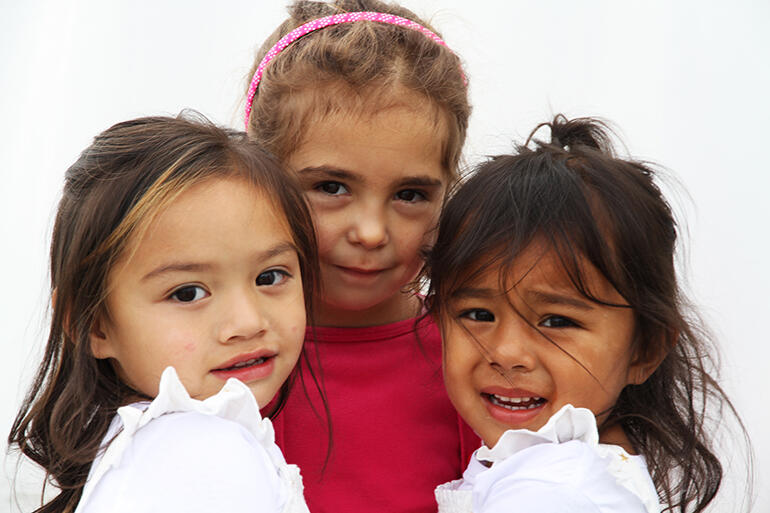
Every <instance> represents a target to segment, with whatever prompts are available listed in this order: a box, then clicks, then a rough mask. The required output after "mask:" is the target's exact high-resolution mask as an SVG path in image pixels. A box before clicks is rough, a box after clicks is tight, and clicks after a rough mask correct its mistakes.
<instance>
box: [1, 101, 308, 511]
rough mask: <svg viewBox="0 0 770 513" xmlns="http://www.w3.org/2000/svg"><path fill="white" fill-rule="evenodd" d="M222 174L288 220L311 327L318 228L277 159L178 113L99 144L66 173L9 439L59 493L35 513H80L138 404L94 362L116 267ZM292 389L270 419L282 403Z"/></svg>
mask: <svg viewBox="0 0 770 513" xmlns="http://www.w3.org/2000/svg"><path fill="white" fill-rule="evenodd" d="M222 177H239V178H242V179H245V180H246V181H248V182H249V183H251V184H252V185H253V186H254V187H255V188H257V189H258V190H261V191H264V192H266V193H267V194H266V197H269V198H271V199H272V201H273V203H274V206H275V209H276V211H277V212H280V213H282V215H283V216H284V217H285V219H286V221H287V225H288V227H289V231H290V235H291V237H292V242H293V244H294V246H295V248H296V251H297V254H298V258H299V263H300V271H301V274H302V277H301V279H302V285H303V287H304V293H305V306H306V308H307V313H308V319H309V321H312V313H313V305H312V303H311V298H312V297H313V294H314V292H315V290H316V284H317V277H318V264H317V260H318V259H317V257H316V243H315V236H314V232H313V225H312V221H311V217H310V213H309V210H308V208H307V206H306V204H305V202H304V200H303V198H302V195H301V193H300V191H299V188H298V187H297V186H296V185H295V183H294V182H293V180H292V178H291V176H290V175H289V174H288V173H286V172H284V171H283V169H282V168H281V165H280V163H279V162H278V161H277V159H276V158H275V157H273V156H272V155H270V154H269V153H267V152H266V151H265V150H263V149H262V148H261V147H260V146H259V145H258V144H256V143H254V142H250V141H248V140H247V138H246V135H245V134H244V133H241V132H233V131H229V130H224V129H221V128H218V127H216V126H215V125H213V124H212V123H210V122H208V121H206V120H205V119H202V117H200V119H199V118H198V117H196V118H195V119H194V118H193V117H192V116H190V115H184V114H183V115H180V117H177V118H170V117H147V118H140V119H135V120H131V121H125V122H123V123H118V124H116V125H114V126H112V127H111V128H109V129H107V130H105V131H104V132H102V133H101V134H99V135H98V136H96V138H94V141H93V143H92V144H91V145H90V146H89V147H88V148H86V149H85V150H84V151H83V153H82V154H81V155H80V158H79V159H78V160H77V161H76V162H75V163H74V164H73V165H72V166H71V167H70V168H69V169H68V170H67V173H66V175H65V184H64V192H63V196H62V199H61V201H60V203H59V208H58V211H57V215H56V221H55V224H54V229H53V237H52V239H53V240H52V242H51V290H52V303H53V309H52V310H53V312H52V319H51V327H50V331H49V335H48V342H47V345H46V348H45V353H44V357H43V361H42V363H41V364H40V367H39V368H38V371H37V374H36V376H35V378H34V381H33V383H32V386H31V387H30V389H29V391H28V393H27V395H26V397H25V399H24V402H23V404H22V406H21V408H20V410H19V412H18V415H17V417H16V419H15V421H14V423H13V426H12V428H11V432H10V434H9V436H8V444H9V446H10V447H11V448H13V447H17V448H18V449H19V450H20V451H21V453H22V454H24V455H25V456H27V457H28V458H29V459H31V460H32V461H34V462H35V463H37V464H38V465H40V466H41V467H42V468H43V469H44V470H45V471H46V474H47V476H46V477H47V479H46V481H47V482H48V481H51V482H53V484H54V485H55V486H56V487H57V488H59V489H60V493H59V494H58V495H57V496H56V497H54V498H53V499H52V500H51V501H50V502H48V503H47V504H44V505H42V506H41V507H40V508H39V509H37V510H36V511H37V512H40V513H49V512H50V513H53V512H57V513H59V512H69V511H73V510H74V509H75V507H76V506H77V503H78V501H79V500H80V496H81V494H82V491H83V486H84V484H85V481H86V478H87V476H88V472H89V469H90V466H91V463H92V462H93V460H94V458H95V456H96V454H97V451H98V450H99V447H100V445H101V443H102V439H103V437H104V436H105V434H106V432H107V428H108V427H109V425H110V422H111V420H112V418H113V416H114V415H115V413H116V410H117V408H118V407H120V406H121V405H123V404H125V402H126V401H127V400H128V399H129V398H130V397H136V395H137V392H136V391H134V390H132V389H130V388H129V387H128V386H126V385H125V384H123V383H122V382H121V381H120V380H119V379H118V376H117V374H116V372H115V370H114V368H113V366H112V364H111V363H110V362H109V361H107V360H98V359H96V358H94V356H93V354H92V353H91V345H90V344H89V333H91V331H92V325H93V323H94V322H95V319H96V318H97V317H98V316H99V315H100V314H103V313H104V308H105V296H106V285H107V276H108V273H109V271H110V268H111V267H112V264H113V263H114V262H115V261H116V260H117V259H118V258H119V257H120V255H121V252H122V251H124V250H125V249H126V247H127V243H128V242H129V240H130V239H131V238H132V235H136V234H137V232H140V231H141V230H143V229H144V228H146V225H147V223H148V222H149V220H150V219H152V217H153V216H154V215H155V214H157V212H158V211H159V210H160V209H161V208H163V206H164V205H167V204H168V203H169V202H170V201H173V199H174V198H175V197H176V196H177V195H178V194H180V193H182V192H183V191H184V190H186V189H187V188H189V187H191V186H192V185H195V184H196V183H200V182H202V181H204V180H208V179H212V178H222ZM302 354H303V357H302V358H303V359H304V360H305V364H307V365H309V361H308V358H307V355H306V353H305V352H304V351H303V353H302ZM300 363H302V360H301V362H300ZM311 371H312V369H311ZM289 381H290V380H289ZM289 381H287V383H285V384H284V386H283V387H282V389H281V392H280V393H279V398H278V400H277V401H274V404H273V408H272V410H271V416H272V415H274V414H275V413H276V412H277V411H279V410H280V408H281V406H282V403H283V401H285V397H286V393H287V392H288V387H289V385H290V383H289ZM319 392H321V394H322V397H323V393H322V391H321V390H319Z"/></svg>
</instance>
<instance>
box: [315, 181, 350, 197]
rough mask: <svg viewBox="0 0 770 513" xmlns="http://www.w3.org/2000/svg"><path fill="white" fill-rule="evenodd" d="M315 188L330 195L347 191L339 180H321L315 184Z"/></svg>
mask: <svg viewBox="0 0 770 513" xmlns="http://www.w3.org/2000/svg"><path fill="white" fill-rule="evenodd" d="M316 189H318V190H319V191H321V192H325V193H326V194H329V195H331V196H338V195H340V194H345V193H346V192H348V190H347V188H346V187H345V186H344V185H343V184H341V183H339V182H322V183H320V184H318V185H317V186H316Z"/></svg>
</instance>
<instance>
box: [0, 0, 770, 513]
mask: <svg viewBox="0 0 770 513" xmlns="http://www.w3.org/2000/svg"><path fill="white" fill-rule="evenodd" d="M285 3H286V2H284V1H283V0H276V1H274V0H270V1H269V2H268V1H264V0H263V1H254V0H252V1H246V0H237V1H235V0H234V1H224V2H217V3H214V2H205V1H189V0H188V1H182V0H173V1H171V0H169V1H166V2H154V1H150V0H135V1H131V2H127V1H123V2H100V1H97V0H70V1H68V2H61V1H42V0H31V1H24V2H22V1H21V0H16V1H14V0H0V93H1V94H0V113H2V123H0V148H1V151H0V241H2V242H1V244H2V251H1V252H0V284H1V285H2V293H1V294H0V326H2V329H3V332H2V334H0V343H1V344H2V349H1V351H2V352H1V353H0V354H1V355H2V356H1V357H0V434H2V439H3V440H4V439H5V437H6V436H7V433H8V430H9V428H10V425H11V422H12V419H13V417H14V416H15V413H16V409H17V408H18V405H19V403H20V401H21V398H22V397H23V394H24V392H25V390H26V387H27V384H28V381H29V379H30V376H31V375H32V373H33V371H34V368H35V366H36V364H37V361H38V358H39V356H40V354H41V351H42V347H43V345H44V341H45V336H46V319H47V318H46V314H47V311H46V309H47V306H48V298H47V294H48V290H47V281H46V280H47V277H48V273H47V268H46V265H47V246H48V243H49V237H50V227H51V223H52V220H53V214H54V210H55V205H56V201H57V199H58V195H59V192H60V189H61V186H62V176H63V173H64V170H65V169H66V168H67V167H68V166H69V165H70V164H71V163H72V162H73V161H74V160H75V159H76V158H77V156H78V154H79V152H80V151H81V150H82V149H83V148H85V147H86V146H87V145H88V144H89V142H90V140H91V138H92V137H93V136H94V135H96V134H97V133H98V132H100V131H102V130H104V129H105V128H107V127H109V126H110V125H111V124H113V123H115V122H117V121H121V120H124V119H128V118H132V117H137V116H142V115H149V114H176V113H177V112H178V111H179V110H181V109H183V108H188V107H191V108H195V109H197V110H199V111H201V112H202V113H203V114H205V115H207V116H209V117H210V118H211V119H213V120H214V121H216V122H218V123H220V124H225V125H230V126H234V127H238V128H240V127H241V126H242V117H241V106H242V97H243V91H244V88H245V85H244V80H245V75H246V73H247V72H248V69H249V67H250V65H251V61H252V58H253V55H254V51H255V49H256V47H257V46H258V45H259V43H261V41H262V40H263V39H265V38H266V37H267V35H268V34H270V33H271V32H272V31H273V29H274V28H275V27H276V26H277V25H278V23H279V22H280V21H282V20H283V19H284V17H285ZM403 3H404V4H405V5H406V6H407V7H409V8H411V9H412V10H414V11H415V12H417V14H419V15H422V16H425V17H427V18H428V19H429V20H431V22H432V23H433V24H434V25H435V26H436V27H437V28H438V29H439V30H440V31H441V32H442V33H443V35H444V38H445V40H446V41H447V42H448V43H449V45H450V46H451V47H452V48H453V49H455V51H457V53H459V54H460V55H461V56H462V58H463V61H464V63H465V69H466V71H467V75H468V77H469V79H470V91H471V100H472V103H473V105H474V111H473V116H472V118H471V128H470V135H469V141H468V145H467V148H466V160H467V161H468V162H469V163H471V164H473V163H476V162H478V161H479V160H480V159H481V158H483V156H484V155H491V154H494V153H500V152H507V151H510V149H511V147H512V142H513V141H520V140H521V139H522V138H523V137H525V136H526V135H527V133H528V132H529V130H530V129H531V128H532V127H533V126H534V125H535V124H537V123H538V122H540V121H544V120H547V119H548V118H549V117H551V116H552V115H553V114H554V113H557V112H563V113H565V114H567V115H568V116H578V115H595V116H601V117H604V118H607V119H609V120H611V121H613V122H614V123H615V124H616V126H617V127H618V128H619V129H620V133H621V135H622V136H623V137H624V139H625V141H626V143H627V146H628V149H629V152H630V153H631V154H632V155H633V156H635V157H638V158H642V159H649V160H652V161H654V162H657V163H660V164H662V165H664V166H665V167H666V168H668V169H670V170H671V173H672V174H673V175H674V176H675V177H676V178H677V179H678V181H679V182H680V183H681V184H682V185H683V188H684V189H686V190H687V191H689V196H688V195H687V194H685V193H683V192H682V189H681V188H680V189H678V192H677V193H676V195H675V196H674V197H672V199H673V200H674V203H675V204H676V206H677V210H678V211H679V212H681V213H682V215H683V218H684V221H685V222H686V225H687V228H688V230H687V231H686V232H685V233H684V242H685V249H686V252H685V253H683V255H682V270H683V271H684V273H685V278H686V284H687V289H688V291H689V292H690V294H691V295H692V297H693V299H694V300H695V303H696V304H698V305H699V306H700V307H701V310H702V312H703V314H704V315H705V317H706V318H707V319H708V320H709V322H710V324H711V327H712V329H713V331H714V332H715V333H716V335H717V337H718V339H719V341H720V344H721V347H722V354H723V365H722V369H723V375H722V376H723V379H722V382H723V384H724V386H725V387H726V389H727V391H728V392H729V394H730V396H731V397H732V398H733V400H734V402H735V404H736V406H737V408H738V409H739V411H740V413H741V415H742V417H743V420H744V421H745V423H746V425H747V427H748V430H749V433H750V435H751V437H752V441H753V447H754V452H755V456H756V467H755V471H754V474H755V476H754V479H755V493H756V496H757V498H756V503H755V507H754V511H756V512H763V513H766V512H770V489H768V487H767V483H768V482H770V413H768V409H769V408H768V404H767V403H766V402H765V400H767V399H768V398H770V385H769V384H768V375H770V364H768V360H770V335H768V331H769V330H768V329H767V328H766V326H765V325H764V321H765V320H769V321H770V299H769V298H770V270H769V269H768V266H767V265H766V260H767V254H768V252H769V251H770V229H768V224H769V223H770V206H769V205H768V204H769V203H770V199H768V191H770V165H768V157H767V148H768V138H770V130H769V129H768V127H769V126H770V99H768V92H769V91H770V65H768V63H769V62H770V31H768V26H770V3H768V2H767V1H765V0H756V1H750V0H736V1H734V2H729V3H728V2H720V1H716V0H713V1H712V0H709V1H703V0H701V1H697V2H696V1H679V2H668V1H663V0H652V1H646V2H641V1H624V2H618V1H613V0H605V1H599V0H584V1H579V2H575V1H568V0H563V1H556V0H553V1H547V2H534V1H524V0H513V1H503V0H499V1H483V2H481V1H475V2H470V1H467V0H465V1H462V0H445V1H439V0H404V1H403ZM3 447H4V445H3ZM732 455H733V449H732V448H731V447H730V443H729V441H728V443H727V448H725V449H724V450H723V457H724V459H725V461H730V460H731V459H732V460H735V461H734V463H733V466H734V467H736V468H732V469H731V470H729V473H728V478H729V480H728V486H727V488H728V490H727V492H728V493H726V494H725V495H724V497H722V498H721V499H720V500H719V501H717V503H716V504H715V505H714V506H713V507H712V508H711V511H719V512H722V511H725V512H726V511H739V510H745V508H746V506H745V504H743V505H742V504H741V499H742V495H743V488H742V486H743V481H742V479H743V477H744V476H745V471H744V469H743V468H742V467H743V463H742V460H741V459H740V458H737V459H736V458H734V457H732ZM15 468H16V467H15V463H14V460H13V459H9V460H8V461H6V463H5V465H4V470H5V474H4V475H3V476H2V478H0V512H1V511H16V509H11V503H10V502H9V500H10V499H9V495H10V492H9V490H10V484H9V483H10V481H9V479H11V478H12V477H13V475H14V472H15ZM742 472H743V473H742ZM34 481H35V479H34V478H33V477H32V474H30V471H29V469H28V468H27V467H23V468H22V471H21V473H20V475H19V486H18V489H19V499H20V501H21V503H22V504H23V505H25V508H24V511H30V510H31V509H32V508H31V507H30V506H29V504H30V500H31V497H32V496H33V495H34V493H36V488H35V485H34ZM763 485H764V486H763Z"/></svg>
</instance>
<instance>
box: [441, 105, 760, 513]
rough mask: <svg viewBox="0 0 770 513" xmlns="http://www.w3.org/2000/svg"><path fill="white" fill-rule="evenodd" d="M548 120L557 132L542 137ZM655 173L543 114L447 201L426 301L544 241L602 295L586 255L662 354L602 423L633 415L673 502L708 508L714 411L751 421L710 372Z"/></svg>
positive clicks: (602, 137)
mask: <svg viewBox="0 0 770 513" xmlns="http://www.w3.org/2000/svg"><path fill="white" fill-rule="evenodd" d="M544 127H548V128H550V131H551V140H550V142H540V141H537V140H535V139H534V136H535V135H536V133H537V132H538V131H539V130H540V129H542V128H544ZM530 145H533V146H534V149H530V148H529V146H530ZM655 179H656V176H655V173H654V171H653V170H652V169H651V167H650V166H649V165H646V164H644V163H641V162H637V161H634V160H630V159H623V158H619V157H618V156H617V155H616V153H615V150H614V149H613V146H612V138H611V132H610V130H609V129H608V127H607V126H606V125H605V124H603V123H602V122H600V121H597V120H594V119H588V118H581V119H573V120H567V119H566V118H565V117H564V116H561V115H558V116H556V117H555V118H554V119H553V121H552V122H550V123H544V124H541V125H539V126H538V127H537V128H536V129H535V130H534V131H533V132H532V134H531V135H530V136H529V138H528V139H527V141H526V143H525V144H524V146H520V147H518V148H517V152H516V154H514V155H501V156H497V157H493V158H491V160H489V161H488V162H486V163H484V164H482V165H480V166H479V167H478V168H477V169H476V172H475V173H474V174H472V175H471V176H470V178H468V179H467V180H466V182H465V183H464V184H462V185H461V186H460V187H459V189H458V190H456V192H455V193H454V194H453V196H452V197H451V199H450V200H449V201H448V203H447V205H446V206H445V208H444V211H443V213H442V216H441V221H440V224H439V230H438V238H437V241H436V244H435V246H434V247H433V249H432V251H430V252H429V255H428V257H427V259H426V269H427V274H428V275H429V277H430V287H429V290H428V294H427V302H428V304H429V307H430V314H431V315H433V316H435V317H436V318H437V319H440V320H441V319H444V318H446V317H445V316H444V315H443V314H445V312H446V309H447V306H448V302H449V300H450V298H451V297H452V294H453V292H454V291H455V290H458V289H459V288H461V287H464V286H466V284H467V283H469V282H470V281H472V280H474V279H475V278H477V277H478V276H480V275H481V274H482V273H483V272H485V271H486V270H488V269H494V268H499V269H500V274H501V279H502V278H504V277H505V275H507V274H508V272H509V271H510V269H511V267H512V265H513V263H514V261H515V260H516V258H517V256H518V255H519V254H520V253H521V252H522V251H524V249H525V248H527V247H528V246H529V245H530V244H531V243H532V242H533V241H535V240H538V241H545V243H546V244H547V245H548V247H550V249H551V250H553V251H555V252H556V254H557V255H558V258H559V259H560V261H561V262H562V265H563V266H564V269H565V271H566V272H567V273H568V275H569V276H570V278H571V280H572V283H573V284H574V286H575V288H576V289H577V290H578V291H580V293H581V294H583V295H584V296H585V297H586V298H588V299H590V300H592V301H600V300H599V299H598V298H596V297H594V296H593V295H592V294H591V292H590V291H589V290H587V289H586V287H585V286H584V284H585V283H586V280H584V279H583V278H584V276H583V274H582V273H583V271H581V266H580V265H579V260H580V259H581V258H585V259H587V260H588V261H589V262H590V263H591V264H592V265H593V266H594V267H595V268H596V269H598V270H599V272H601V274H602V275H603V276H604V277H605V278H606V279H607V280H608V281H609V283H610V284H612V286H613V287H614V288H615V289H616V290H617V291H618V292H619V293H620V294H621V295H622V296H623V298H625V300H626V301H627V302H628V304H629V305H630V306H631V308H633V311H634V314H635V330H636V331H635V336H634V342H633V343H634V344H635V347H636V350H637V354H638V355H639V357H640V358H641V359H642V361H653V362H657V361H660V364H659V366H658V367H657V369H656V370H655V371H654V372H653V373H652V375H651V376H650V377H649V378H648V379H647V380H646V381H645V382H644V383H642V384H640V385H628V386H626V387H625V388H624V389H623V391H622V392H621V394H620V396H619V397H618V400H617V402H616V404H615V405H614V407H613V408H612V409H611V411H610V413H609V415H608V417H607V418H606V420H605V421H604V423H603V424H602V425H601V426H600V429H603V428H606V427H608V426H610V425H616V424H619V425H620V426H622V428H623V430H624V431H625V433H626V435H627V436H628V438H629V440H630V442H631V443H632V445H633V446H634V448H635V449H636V450H637V451H638V452H639V453H641V454H642V455H644V456H645V457H646V460H647V464H648V466H649V468H650V471H651V474H652V478H653V481H654V482H655V485H656V487H657V489H658V493H659V495H660V497H661V500H662V501H663V502H664V503H666V504H668V508H669V509H670V510H678V511H682V512H684V511H696V512H699V511H703V510H704V509H705V508H706V506H707V505H708V504H709V503H710V502H711V500H712V499H713V498H714V496H715V495H716V493H717V491H718V490H719V487H720V484H721V481H722V465H721V463H720V462H719V460H718V458H717V456H716V454H715V452H714V448H713V445H714V439H713V438H712V436H710V435H711V433H709V429H708V426H710V424H709V422H710V420H711V419H714V418H717V419H719V418H721V417H722V415H723V414H724V413H728V412H729V413H731V414H733V415H734V416H735V418H736V419H737V420H738V424H740V427H741V428H742V429H743V434H744V436H746V431H745V428H744V426H743V424H742V423H741V422H740V419H739V418H738V416H737V413H736V411H735V408H734V407H733V405H732V403H731V402H730V401H729V399H728V398H727V396H726V395H725V393H724V391H723V390H722V388H721V387H720V386H719V384H718V383H717V381H716V380H715V378H714V377H713V376H712V374H711V372H713V369H715V368H716V364H715V357H716V349H715V348H714V347H713V344H712V343H711V341H710V339H709V337H708V336H707V335H706V330H705V328H704V325H703V323H702V322H701V321H700V320H699V317H698V316H697V314H696V313H695V312H694V311H693V310H692V308H691V307H690V306H689V303H688V302H687V300H686V298H685V297H684V295H683V293H682V291H681V290H680V288H679V285H678V281H677V276H676V269H675V259H674V251H675V248H676V241H677V225H676V222H675V220H674V216H673V214H672V210H671V208H670V206H669V204H668V203H667V201H666V200H665V198H664V197H663V195H662V193H661V191H660V189H659V188H658V186H657V185H656V183H655ZM447 322H452V321H447Z"/></svg>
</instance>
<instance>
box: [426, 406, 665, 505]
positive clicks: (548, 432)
mask: <svg viewBox="0 0 770 513" xmlns="http://www.w3.org/2000/svg"><path fill="white" fill-rule="evenodd" d="M571 440H579V441H581V442H583V443H585V444H587V445H588V446H589V447H592V448H593V449H594V450H595V451H596V452H597V453H598V454H599V456H600V457H601V458H602V459H603V460H604V461H606V462H607V471H608V472H609V473H610V475H612V476H613V477H614V478H615V480H616V482H617V483H618V484H619V485H621V486H623V487H624V488H625V489H626V490H628V491H630V492H631V493H633V494H634V495H635V496H637V497H638V498H639V500H640V501H641V502H642V504H643V505H644V507H645V509H646V510H647V512H648V513H659V512H660V510H661V508H660V503H659V502H658V495H657V492H656V491H655V487H654V485H653V484H652V480H651V479H650V476H649V474H648V473H647V472H646V470H645V466H644V464H643V459H641V460H640V459H639V458H641V457H639V456H631V455H630V454H628V453H627V452H626V451H625V450H624V449H623V448H622V447H620V446H617V445H606V444H600V443H599V430H598V428H597V427H596V417H595V416H594V414H593V413H592V412H591V411H590V410H588V409H586V408H575V407H574V406H572V405H571V404H568V405H565V406H564V407H563V408H562V409H560V410H559V411H558V412H556V413H555V414H554V415H553V416H552V417H551V418H550V419H548V422H546V424H545V425H544V426H543V427H541V428H540V429H538V430H537V431H529V430H527V429H510V430H508V431H506V432H505V433H503V435H502V436H501V437H500V439H499V440H498V442H497V444H495V446H494V447H493V448H491V449H490V448H489V447H487V446H486V445H482V446H481V447H480V448H479V449H478V450H477V451H476V453H475V454H474V456H473V458H472V459H473V460H475V461H473V463H477V462H478V461H486V462H490V463H491V464H493V465H494V464H495V463H498V462H501V461H503V460H505V459H507V458H509V457H510V456H512V455H514V454H516V453H518V452H519V451H522V450H524V449H526V448H528V447H532V446H534V445H538V444H543V443H555V444H559V443H564V442H569V441H571ZM478 465H479V466H476V467H475V468H474V467H473V466H472V465H469V467H468V470H466V472H465V473H464V474H463V479H459V480H456V481H452V482H449V483H445V484H443V485H440V486H439V487H437V488H436V491H435V495H436V500H437V502H438V504H439V512H440V513H469V512H471V511H472V488H473V481H474V480H475V477H476V476H477V475H478V474H479V473H480V472H483V471H484V470H486V469H485V468H484V467H483V465H481V464H478Z"/></svg>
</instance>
